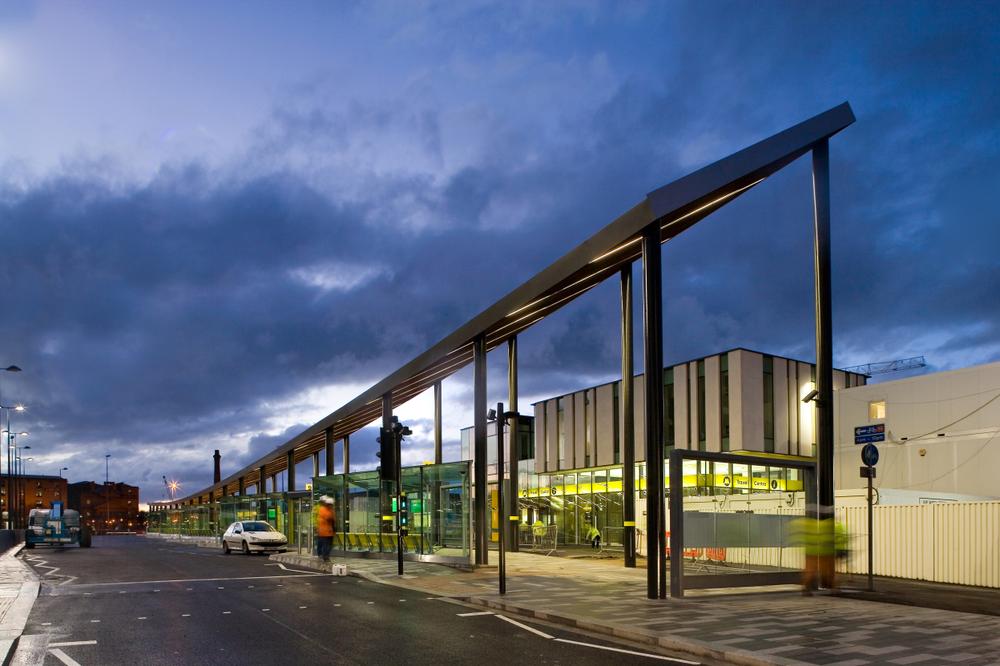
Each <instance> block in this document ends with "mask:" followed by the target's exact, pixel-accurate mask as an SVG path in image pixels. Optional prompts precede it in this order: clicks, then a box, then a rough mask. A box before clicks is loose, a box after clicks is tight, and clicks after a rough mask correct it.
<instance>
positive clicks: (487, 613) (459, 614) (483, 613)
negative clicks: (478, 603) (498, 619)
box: [455, 611, 493, 617]
mask: <svg viewBox="0 0 1000 666" xmlns="http://www.w3.org/2000/svg"><path fill="white" fill-rule="evenodd" d="M455 615H457V616H459V617H475V616H476V615H493V611H477V612H475V613H455Z"/></svg>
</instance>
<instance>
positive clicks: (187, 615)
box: [181, 613, 191, 617]
mask: <svg viewBox="0 0 1000 666" xmlns="http://www.w3.org/2000/svg"><path fill="white" fill-rule="evenodd" d="M181 617H191V613H181Z"/></svg>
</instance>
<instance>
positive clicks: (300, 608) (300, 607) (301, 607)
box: [299, 606, 309, 610]
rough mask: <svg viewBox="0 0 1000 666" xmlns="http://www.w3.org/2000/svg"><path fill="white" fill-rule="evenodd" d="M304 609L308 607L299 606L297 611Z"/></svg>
mask: <svg viewBox="0 0 1000 666" xmlns="http://www.w3.org/2000/svg"><path fill="white" fill-rule="evenodd" d="M304 608H309V606H299V610H302V609H304Z"/></svg>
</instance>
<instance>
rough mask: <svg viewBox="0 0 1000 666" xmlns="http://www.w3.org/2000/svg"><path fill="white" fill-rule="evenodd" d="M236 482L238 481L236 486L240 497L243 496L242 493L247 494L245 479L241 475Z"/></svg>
mask: <svg viewBox="0 0 1000 666" xmlns="http://www.w3.org/2000/svg"><path fill="white" fill-rule="evenodd" d="M238 483H239V486H238V487H237V492H238V493H239V494H240V497H243V496H244V495H246V494H247V484H246V479H244V478H243V477H242V476H241V477H240V479H239V481H238Z"/></svg>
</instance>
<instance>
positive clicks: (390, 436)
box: [377, 428, 397, 481]
mask: <svg viewBox="0 0 1000 666" xmlns="http://www.w3.org/2000/svg"><path fill="white" fill-rule="evenodd" d="M378 444H379V452H378V454H377V455H378V458H379V467H380V470H379V471H380V472H381V476H382V480H383V481H395V480H396V450H397V448H396V437H395V433H393V431H392V429H391V428H380V429H379V438H378Z"/></svg>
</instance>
